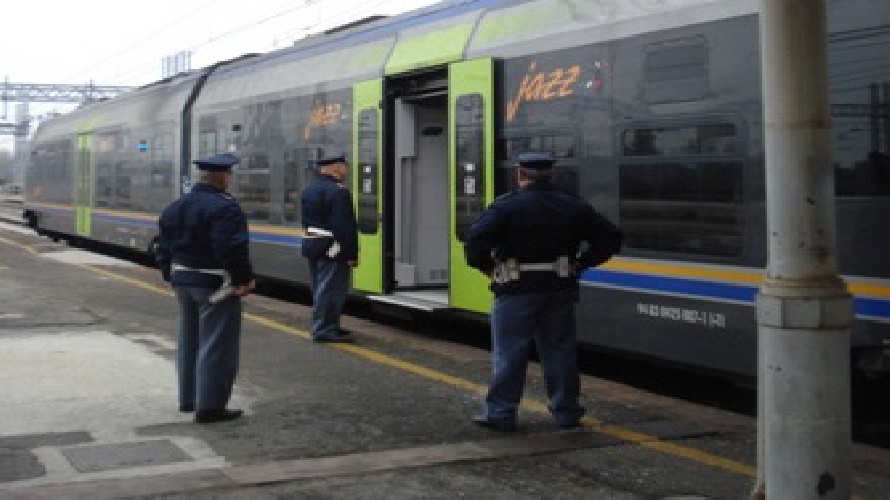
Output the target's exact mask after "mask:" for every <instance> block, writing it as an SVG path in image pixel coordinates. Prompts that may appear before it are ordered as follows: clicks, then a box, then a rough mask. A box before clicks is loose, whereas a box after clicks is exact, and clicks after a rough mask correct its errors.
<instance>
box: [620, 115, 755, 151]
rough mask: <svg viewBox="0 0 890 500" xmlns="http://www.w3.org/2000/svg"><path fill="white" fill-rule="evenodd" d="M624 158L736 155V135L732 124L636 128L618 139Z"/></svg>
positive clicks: (627, 131) (737, 149)
mask: <svg viewBox="0 0 890 500" xmlns="http://www.w3.org/2000/svg"><path fill="white" fill-rule="evenodd" d="M621 147H622V153H623V154H624V156H653V155H656V156H670V155H701V154H707V155H736V154H738V153H739V147H740V146H739V142H738V133H737V132H736V126H735V125H734V124H732V123H719V124H715V125H694V126H689V127H671V128H640V129H634V130H626V131H624V133H623V134H622V135H621Z"/></svg>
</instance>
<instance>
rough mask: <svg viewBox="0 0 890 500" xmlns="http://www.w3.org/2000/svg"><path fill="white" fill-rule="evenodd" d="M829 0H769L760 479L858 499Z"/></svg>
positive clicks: (765, 22)
mask: <svg viewBox="0 0 890 500" xmlns="http://www.w3.org/2000/svg"><path fill="white" fill-rule="evenodd" d="M825 11H826V7H825V2H824V1H822V0H819V1H813V0H763V3H762V11H761V17H760V20H761V21H760V29H761V34H760V36H761V49H762V52H763V56H762V75H763V109H764V133H765V150H766V207H767V242H768V262H767V269H766V279H765V281H764V283H763V286H762V287H761V289H760V294H759V295H758V298H757V323H758V389H759V396H758V403H759V409H758V455H759V457H758V459H759V464H758V469H759V476H758V484H757V486H756V487H755V491H754V495H755V496H759V497H763V496H764V495H765V497H766V498H767V499H769V500H794V499H813V498H819V499H849V498H850V494H851V465H850V453H851V450H852V442H851V431H850V328H851V325H852V322H853V313H852V298H851V296H850V294H849V292H848V291H847V289H846V285H845V284H844V282H843V281H842V280H841V278H840V276H839V275H838V266H837V257H836V253H837V251H836V241H835V240H836V235H835V201H834V196H835V194H834V175H833V170H832V162H831V153H832V151H831V122H830V121H831V118H830V112H829V104H828V84H827V75H826V73H827V69H826V38H827V37H826V21H825V16H826V13H825Z"/></svg>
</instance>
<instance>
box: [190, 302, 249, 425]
mask: <svg viewBox="0 0 890 500" xmlns="http://www.w3.org/2000/svg"><path fill="white" fill-rule="evenodd" d="M214 291H215V289H213V288H203V287H185V286H178V287H176V298H177V300H178V301H179V341H178V343H177V346H176V372H177V374H178V376H179V405H180V406H194V408H196V409H198V410H221V409H224V408H225V407H226V405H227V404H228V402H229V398H231V396H232V387H233V386H234V385H235V375H237V373H238V356H239V347H240V342H241V299H240V298H239V297H229V298H227V299H224V300H222V301H220V302H218V303H216V304H210V303H209V302H208V301H207V298H208V297H210V295H211V294H212V293H213V292H214Z"/></svg>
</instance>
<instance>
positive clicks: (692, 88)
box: [643, 37, 708, 103]
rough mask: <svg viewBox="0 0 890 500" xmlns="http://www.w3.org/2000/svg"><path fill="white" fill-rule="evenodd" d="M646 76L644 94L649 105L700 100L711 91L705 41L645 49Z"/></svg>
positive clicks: (672, 42)
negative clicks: (651, 103)
mask: <svg viewBox="0 0 890 500" xmlns="http://www.w3.org/2000/svg"><path fill="white" fill-rule="evenodd" d="M643 74H644V77H643V92H644V95H645V98H646V100H647V101H648V102H655V103H658V102H676V101H689V100H694V99H701V98H702V97H704V96H705V94H706V92H707V90H708V46H707V43H706V40H705V38H704V37H691V38H683V39H679V40H670V41H666V42H661V43H657V44H651V45H648V46H646V48H645V49H644V51H643Z"/></svg>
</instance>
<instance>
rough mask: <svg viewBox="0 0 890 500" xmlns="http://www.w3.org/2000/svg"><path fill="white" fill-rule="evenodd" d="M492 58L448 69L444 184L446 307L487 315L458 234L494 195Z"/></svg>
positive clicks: (486, 295) (486, 297) (484, 283)
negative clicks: (447, 259)
mask: <svg viewBox="0 0 890 500" xmlns="http://www.w3.org/2000/svg"><path fill="white" fill-rule="evenodd" d="M493 74H494V61H493V60H492V59H491V58H483V59H474V60H472V61H465V62H458V63H454V64H451V65H450V66H449V68H448V89H449V92H448V133H449V147H448V165H449V169H448V186H449V205H450V208H449V210H450V212H451V213H450V223H449V226H450V229H449V233H450V234H449V239H450V241H451V248H450V266H449V272H450V287H449V299H450V300H449V301H450V304H451V307H454V308H460V309H467V310H470V311H476V312H482V313H487V312H489V310H490V309H491V303H492V294H491V292H490V291H489V290H488V283H489V281H488V277H487V276H485V275H484V274H482V273H480V272H479V271H477V270H475V269H473V268H471V267H470V266H468V265H467V261H466V258H465V255H464V246H463V241H462V237H463V233H464V232H465V231H466V229H467V228H468V227H469V225H470V224H471V223H472V221H473V220H475V218H476V217H477V216H478V215H479V213H480V212H481V211H482V210H483V209H484V208H485V207H486V206H488V205H489V204H490V203H491V202H492V200H493V199H494V83H493Z"/></svg>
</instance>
